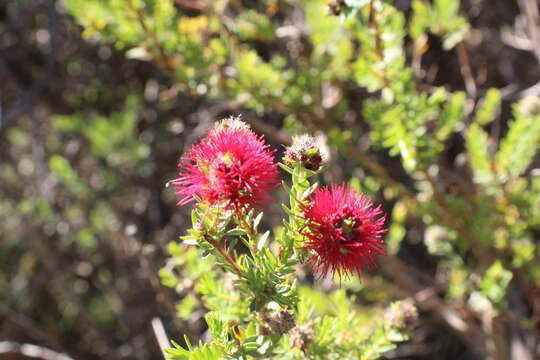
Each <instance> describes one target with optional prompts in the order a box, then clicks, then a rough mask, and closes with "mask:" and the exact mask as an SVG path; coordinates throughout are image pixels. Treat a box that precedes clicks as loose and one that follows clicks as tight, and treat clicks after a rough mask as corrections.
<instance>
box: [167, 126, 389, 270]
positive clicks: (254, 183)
mask: <svg viewBox="0 0 540 360" xmlns="http://www.w3.org/2000/svg"><path fill="white" fill-rule="evenodd" d="M284 160H285V162H286V164H288V165H289V166H291V167H293V168H295V169H297V170H298V169H307V170H310V171H312V174H313V173H316V172H317V171H320V168H321V162H322V156H321V154H320V149H319V147H318V146H317V144H316V142H315V139H314V138H312V137H310V136H308V135H302V136H299V137H295V138H294V139H293V144H292V146H290V147H288V148H287V149H286V152H285V158H284ZM179 166H180V168H181V169H182V170H183V172H181V173H180V177H179V178H178V179H176V180H173V184H175V185H176V192H177V194H179V195H183V198H182V199H181V200H180V201H179V203H178V204H179V205H184V204H187V203H189V202H191V201H193V200H195V199H197V200H198V201H200V202H201V203H203V204H206V205H208V206H211V207H216V208H220V209H224V210H233V211H235V212H236V213H237V214H238V215H239V218H240V217H241V216H242V214H247V212H246V210H250V209H253V208H254V207H257V206H259V205H262V203H264V201H266V200H267V199H268V191H269V190H271V189H273V188H274V187H275V186H276V184H277V178H278V171H277V164H276V163H275V162H274V156H273V152H272V151H271V150H269V146H268V145H267V144H266V143H265V142H264V139H263V138H262V137H261V136H257V135H256V134H255V133H253V132H252V131H251V129H250V128H249V126H248V125H247V124H245V123H244V122H242V121H240V120H239V119H238V118H229V119H226V120H223V121H221V122H219V123H217V124H216V125H215V126H214V127H213V128H211V129H210V130H209V131H208V132H207V134H206V137H205V138H203V139H202V140H200V141H199V142H198V143H197V144H195V145H194V146H193V147H192V149H191V151H190V152H188V153H187V155H186V156H185V157H184V158H183V159H182V160H181V162H180V164H179ZM289 169H290V168H289ZM291 171H292V170H291ZM302 191H304V190H302ZM295 196H296V195H295ZM296 211H297V213H296V214H294V216H295V217H296V218H298V219H302V224H303V225H302V227H301V229H299V230H298V231H299V236H301V237H303V239H304V240H303V245H302V246H301V249H302V250H304V251H306V252H307V253H309V254H310V257H309V260H308V262H310V263H312V265H313V266H314V269H315V270H316V271H317V272H319V273H320V274H325V273H329V272H331V273H333V274H334V275H335V274H337V275H338V276H340V277H341V276H343V275H344V276H348V275H350V274H352V273H360V271H361V270H363V269H365V268H370V267H374V266H375V255H380V254H384V249H383V240H382V236H383V234H384V233H385V232H386V230H385V229H384V228H383V225H384V221H385V217H384V215H383V213H382V211H381V210H380V207H374V206H373V205H372V203H371V202H370V201H369V199H368V198H367V197H366V196H364V195H359V194H357V193H356V192H355V191H354V190H353V189H351V188H349V187H347V186H346V185H342V186H332V187H326V188H322V189H317V190H315V191H314V193H313V195H312V196H311V197H309V198H308V199H307V200H305V201H304V200H301V202H300V207H299V208H297V210H296Z"/></svg>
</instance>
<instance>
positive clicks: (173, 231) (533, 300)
mask: <svg viewBox="0 0 540 360" xmlns="http://www.w3.org/2000/svg"><path fill="white" fill-rule="evenodd" d="M539 11H540V10H539V7H538V4H537V2H536V1H534V0H515V1H514V0H512V1H509V0H491V1H488V0H462V1H459V0H433V1H427V0H412V1H408V0H393V1H391V0H384V1H383V0H342V1H341V0H332V1H329V2H328V1H323V0H260V1H254V0H253V1H252V0H213V1H210V0H63V1H58V0H3V1H2V2H1V3H0V74H1V76H0V185H1V187H0V234H1V235H0V241H1V243H0V266H1V271H0V342H1V343H0V344H3V345H5V344H6V342H7V341H10V342H13V343H32V344H38V345H40V346H43V347H46V348H50V349H54V350H56V351H59V352H65V353H68V354H70V356H72V357H74V358H76V359H103V358H108V359H148V358H159V357H161V356H162V355H161V352H160V348H159V346H158V344H157V343H156V340H155V337H154V331H153V328H152V326H151V320H152V319H161V321H162V322H163V323H164V325H165V329H166V331H167V334H168V335H169V337H170V338H173V339H178V341H179V342H181V339H182V335H183V334H186V335H187V336H188V337H189V338H190V339H191V341H192V342H196V341H198V340H199V339H202V340H208V338H209V334H208V333H207V332H206V324H205V321H204V315H205V312H206V309H207V308H208V307H212V306H211V303H210V302H211V301H217V300H216V299H214V298H212V297H211V296H210V295H208V294H211V293H212V291H213V290H212V289H211V288H210V287H209V286H210V285H212V284H214V285H215V281H212V278H211V277H212V276H211V275H209V274H208V273H207V269H208V268H209V264H208V263H207V262H203V261H200V257H199V254H198V253H197V252H196V251H195V250H194V249H192V248H189V247H186V246H184V245H182V244H180V243H177V241H175V239H177V237H178V235H184V232H185V230H186V229H187V228H189V227H190V219H189V217H188V215H189V209H187V208H186V209H184V208H176V207H175V201H176V200H175V197H174V195H173V193H172V190H171V189H170V188H167V187H166V184H167V181H169V180H170V179H173V178H174V177H175V176H176V163H177V160H178V157H179V156H180V155H181V154H182V153H183V152H184V151H185V150H186V149H187V148H189V146H190V145H191V144H192V143H193V142H194V141H196V139H197V138H198V137H199V136H201V135H202V134H204V131H205V130H206V129H207V128H208V127H209V126H211V124H212V123H213V121H215V120H218V119H220V118H223V117H225V116H227V115H230V114H243V119H244V120H245V121H247V122H249V123H250V124H251V125H252V127H253V128H254V130H255V131H257V132H259V133H261V134H264V135H265V136H266V138H267V139H268V140H269V141H270V142H271V143H272V145H273V146H274V148H276V149H277V150H278V152H279V153H281V152H282V150H283V147H282V146H281V145H282V144H287V143H289V142H290V138H291V134H295V133H301V132H309V133H312V134H315V135H316V136H318V137H319V138H321V139H325V140H326V141H327V143H328V145H329V146H328V149H327V152H328V159H329V170H328V171H327V172H326V173H325V175H324V178H323V179H321V181H322V182H323V183H325V182H340V181H351V182H352V184H353V185H354V186H355V187H357V188H358V189H359V190H361V191H363V192H365V193H367V194H369V195H370V196H372V197H373V198H374V200H375V201H376V202H379V203H382V204H383V206H384V209H385V211H386V212H387V213H389V214H391V216H390V217H389V221H388V226H389V228H390V233H389V234H388V237H387V244H388V252H389V256H388V257H386V258H381V259H380V262H381V269H380V270H378V271H376V272H374V273H370V274H366V275H365V276H363V277H362V279H361V281H358V280H352V281H349V282H344V283H343V284H341V290H338V288H339V286H337V285H336V284H333V283H332V282H331V281H328V280H323V281H319V282H316V283H315V287H313V286H311V285H310V284H313V281H314V280H313V279H312V278H311V276H310V275H309V272H307V270H306V269H299V271H300V272H305V274H304V275H303V278H304V285H303V287H302V290H301V293H302V294H309V295H304V296H306V297H307V296H309V298H310V299H312V302H313V307H314V308H315V309H316V311H318V312H320V313H321V314H324V313H331V312H332V311H334V310H332V309H334V308H336V307H337V308H339V306H338V305H336V303H335V302H336V301H338V300H337V299H340V298H341V297H343V296H344V294H345V292H346V293H347V294H348V295H350V296H354V299H355V300H354V304H355V306H356V307H357V308H356V309H355V311H356V313H357V314H359V316H360V317H359V318H358V319H359V320H358V321H359V322H362V323H365V324H368V327H369V323H370V322H372V321H373V319H375V318H377V317H380V310H381V309H382V308H383V306H384V305H386V304H388V303H389V301H391V300H393V299H401V298H406V297H409V298H413V299H414V300H415V301H416V303H417V305H418V306H419V308H420V310H421V322H420V326H419V327H418V329H417V330H416V333H415V337H414V338H413V340H411V341H409V342H406V343H404V344H402V345H400V346H399V347H398V348H397V349H395V350H393V351H391V352H389V353H387V354H386V355H385V356H386V357H387V358H394V359H395V358H403V359H405V358H407V359H431V358H437V359H456V358H459V359H481V358H491V359H520V360H521V359H534V358H538V357H539V356H540V355H539V350H538V349H539V348H540V347H539V341H540V335H539V334H540V300H539V299H540V270H539V269H540V267H539V265H540V244H539V235H540V232H539V225H540V171H539V170H538V167H539V165H540V160H539V158H538V148H539V147H540V100H539V98H538V94H539V93H540V85H538V83H539V81H540V66H539V64H540V16H539ZM275 196H276V198H277V199H278V200H279V199H284V194H281V193H276V194H275ZM279 211H280V209H279V208H278V207H275V208H274V213H275V216H274V217H269V218H268V217H267V219H266V220H265V224H263V226H265V227H266V228H270V227H277V226H279V225H280V213H279ZM343 306H345V305H343ZM344 311H347V310H344ZM355 328H356V327H355ZM359 331H360V330H359ZM2 341H3V342H2ZM1 349H3V351H5V349H6V346H3V347H2V346H0V350H1ZM16 353H17V352H16V351H11V352H10V354H11V355H12V356H13V357H14V358H18V357H17V355H15V354H16ZM20 357H21V358H24V355H20Z"/></svg>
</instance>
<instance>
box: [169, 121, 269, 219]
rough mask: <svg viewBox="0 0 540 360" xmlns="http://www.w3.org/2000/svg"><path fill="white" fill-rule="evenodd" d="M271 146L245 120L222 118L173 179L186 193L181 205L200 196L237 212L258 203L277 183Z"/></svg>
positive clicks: (179, 203) (181, 191) (179, 192)
mask: <svg viewBox="0 0 540 360" xmlns="http://www.w3.org/2000/svg"><path fill="white" fill-rule="evenodd" d="M268 148H269V145H267V144H266V143H265V142H264V139H263V137H262V136H257V135H256V134H255V133H253V132H252V131H251V130H250V129H249V127H248V125H246V124H245V123H243V122H242V121H240V120H238V119H236V118H230V119H227V120H223V121H222V122H220V123H219V124H217V125H216V126H214V127H213V128H212V129H210V130H209V131H208V133H207V136H206V138H203V139H201V140H200V141H199V142H198V143H197V144H195V145H194V146H193V147H192V148H191V150H190V151H189V152H188V153H187V155H186V156H185V157H183V158H182V159H181V161H180V164H179V165H178V166H179V167H180V168H181V169H183V170H184V171H185V172H181V173H180V177H179V178H178V179H175V180H173V181H172V183H173V184H174V185H176V193H177V194H179V195H184V198H182V199H181V200H180V201H179V202H178V205H185V204H187V203H189V202H191V201H193V200H194V199H195V198H199V199H201V201H203V202H206V203H208V204H210V205H216V206H223V207H224V208H226V209H234V210H237V211H239V210H241V209H243V208H245V207H254V206H258V205H259V204H260V203H262V202H264V201H265V200H266V199H267V197H268V194H267V192H268V191H269V190H271V189H273V188H274V187H275V186H276V185H277V177H278V170H277V164H276V163H275V162H274V156H273V151H270V150H268Z"/></svg>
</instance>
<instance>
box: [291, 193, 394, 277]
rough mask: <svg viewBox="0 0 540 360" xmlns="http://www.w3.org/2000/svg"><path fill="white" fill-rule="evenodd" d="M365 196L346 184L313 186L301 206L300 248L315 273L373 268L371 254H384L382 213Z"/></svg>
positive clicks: (348, 273) (347, 274)
mask: <svg viewBox="0 0 540 360" xmlns="http://www.w3.org/2000/svg"><path fill="white" fill-rule="evenodd" d="M379 215H383V212H382V211H381V209H380V206H378V207H374V206H373V204H372V203H371V201H370V200H369V199H368V198H367V197H366V196H365V195H359V194H357V193H356V191H354V190H353V189H351V188H349V187H348V186H346V185H341V186H335V185H334V186H332V187H331V188H328V187H325V188H322V189H316V190H315V192H314V194H313V196H312V197H311V199H310V200H309V201H308V203H307V204H306V205H304V206H303V218H304V219H305V220H306V226H305V228H304V230H303V231H302V234H303V235H304V236H305V237H306V242H305V246H304V248H305V249H306V250H311V251H313V252H314V255H313V256H312V257H311V258H310V259H309V262H311V263H312V264H313V266H314V269H315V270H316V271H317V272H321V273H322V274H326V273H328V272H330V271H331V272H332V273H333V274H334V275H335V274H338V276H339V277H341V276H342V275H344V276H346V277H347V276H349V275H350V274H352V273H353V272H355V273H358V274H359V273H360V271H361V270H363V269H365V268H374V267H376V262H375V255H384V254H385V251H384V248H383V244H384V242H383V240H382V236H383V234H384V233H386V229H384V228H383V225H384V221H385V218H386V217H385V216H384V215H383V216H379Z"/></svg>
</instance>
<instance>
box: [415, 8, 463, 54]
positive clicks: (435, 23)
mask: <svg viewBox="0 0 540 360" xmlns="http://www.w3.org/2000/svg"><path fill="white" fill-rule="evenodd" d="M459 5H460V1H459V0H435V1H434V2H433V4H430V3H429V2H427V1H424V0H414V1H413V2H412V8H413V16H412V19H411V23H410V26H409V34H410V35H411V37H412V38H413V39H415V40H417V39H418V38H420V36H422V35H424V34H425V32H426V30H429V31H431V32H432V33H434V34H436V35H439V36H441V37H442V38H443V47H444V48H445V49H446V50H449V49H451V48H453V47H454V46H455V45H456V44H458V43H459V42H461V41H462V40H463V39H464V38H465V36H466V35H467V33H468V31H469V24H468V23H467V21H466V20H465V19H463V18H462V17H460V16H459Z"/></svg>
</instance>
